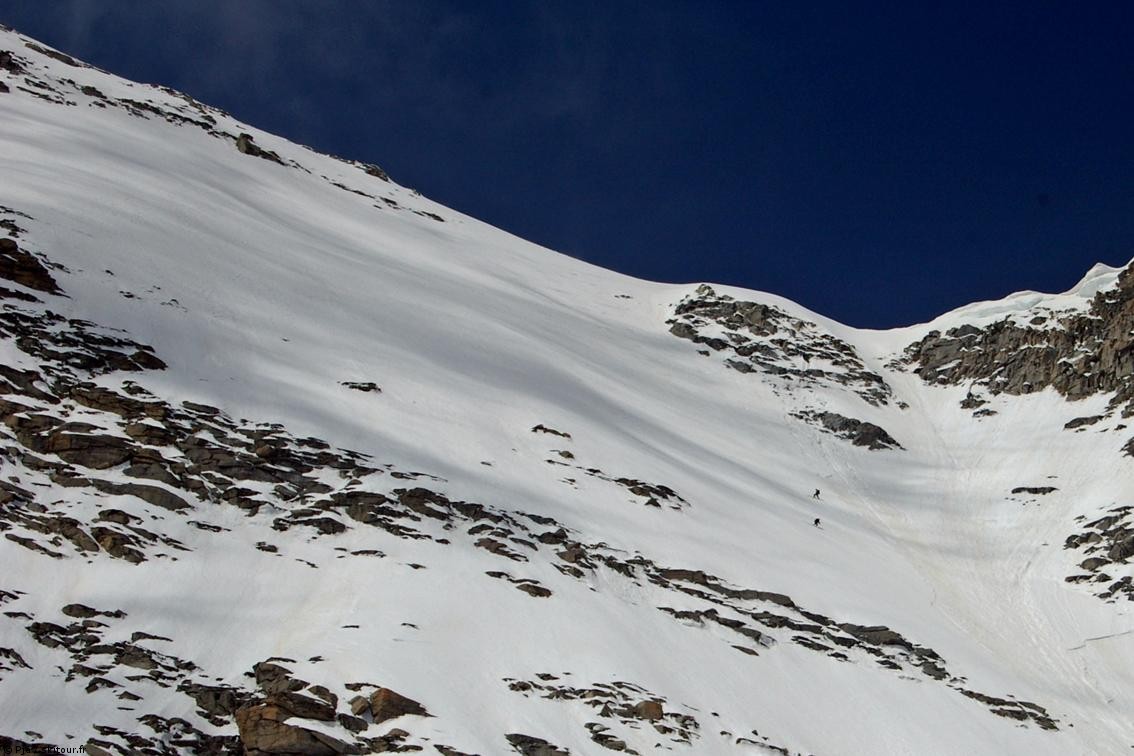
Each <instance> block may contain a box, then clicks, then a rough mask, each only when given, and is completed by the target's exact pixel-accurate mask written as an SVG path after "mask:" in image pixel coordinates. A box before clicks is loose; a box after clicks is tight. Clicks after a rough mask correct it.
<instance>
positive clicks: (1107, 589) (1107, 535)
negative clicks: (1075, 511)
mask: <svg viewBox="0 0 1134 756" xmlns="http://www.w3.org/2000/svg"><path fill="white" fill-rule="evenodd" d="M1076 521H1077V522H1079V523H1080V524H1081V527H1082V530H1081V531H1080V532H1078V533H1075V534H1073V535H1070V536H1068V537H1067V540H1065V541H1064V542H1063V548H1065V549H1071V550H1074V551H1078V552H1079V556H1086V557H1088V558H1087V559H1084V560H1082V562H1080V564H1079V568H1080V569H1082V570H1085V571H1086V573H1085V574H1077V575H1070V576H1068V577H1067V578H1066V580H1067V582H1069V583H1085V584H1087V585H1089V586H1090V587H1091V588H1092V589H1093V591H1094V593H1095V595H1096V596H1098V597H1099V598H1102V599H1104V600H1106V601H1116V600H1118V599H1121V598H1125V599H1126V600H1128V601H1134V578H1131V576H1130V575H1124V576H1122V577H1118V578H1116V577H1114V576H1113V575H1112V573H1113V572H1117V571H1120V570H1122V566H1123V565H1126V564H1127V563H1129V562H1130V561H1131V560H1134V506H1130V505H1124V506H1119V507H1114V508H1112V509H1110V510H1109V511H1108V512H1107V513H1106V514H1105V515H1104V516H1103V517H1099V518H1097V519H1095V520H1092V521H1090V522H1086V518H1085V517H1078V518H1076Z"/></svg>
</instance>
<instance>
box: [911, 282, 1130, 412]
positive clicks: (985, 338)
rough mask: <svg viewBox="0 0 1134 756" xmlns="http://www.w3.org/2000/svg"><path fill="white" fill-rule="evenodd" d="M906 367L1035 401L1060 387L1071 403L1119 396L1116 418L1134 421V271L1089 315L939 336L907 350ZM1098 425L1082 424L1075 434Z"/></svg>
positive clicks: (1101, 295) (938, 380) (1099, 298)
mask: <svg viewBox="0 0 1134 756" xmlns="http://www.w3.org/2000/svg"><path fill="white" fill-rule="evenodd" d="M898 365H899V366H912V368H913V371H914V372H915V373H917V374H918V375H920V376H921V378H922V379H923V380H925V381H926V382H928V383H934V384H944V385H958V384H964V383H969V384H974V385H979V386H982V387H984V388H986V389H987V390H988V391H989V392H991V393H992V394H1000V393H1005V394H1029V393H1033V392H1036V391H1040V390H1042V389H1045V388H1053V389H1055V390H1056V391H1058V392H1059V393H1060V394H1062V395H1063V396H1065V397H1067V398H1068V399H1070V400H1075V399H1082V398H1084V397H1087V396H1091V395H1093V394H1099V393H1103V394H1106V393H1112V392H1113V393H1114V398H1113V400H1112V401H1111V403H1110V410H1111V411H1112V412H1113V411H1115V410H1118V409H1120V410H1121V413H1122V416H1123V417H1129V416H1131V415H1132V414H1134V269H1131V268H1127V269H1125V270H1123V271H1122V273H1121V274H1120V275H1119V277H1118V284H1117V286H1116V287H1115V288H1113V289H1109V290H1106V291H1100V292H1098V293H1097V294H1095V296H1094V298H1092V299H1091V301H1090V304H1089V306H1088V308H1087V310H1086V311H1085V312H1079V311H1071V312H1066V313H1062V314H1061V313H1054V312H1053V313H1049V314H1044V315H1037V316H1035V317H1034V318H1032V320H1030V321H1029V322H1028V323H1027V324H1023V325H1022V324H1019V323H1017V322H1016V321H1014V320H1013V319H1011V318H1005V319H1003V320H1001V321H998V322H996V323H993V324H991V325H988V326H985V327H983V328H978V327H976V326H973V325H962V326H958V327H956V328H951V329H949V330H948V331H946V332H945V333H941V332H939V331H932V332H930V333H929V334H927V335H926V336H925V337H924V338H923V339H921V340H920V341H918V342H916V343H914V344H912V345H910V346H909V347H907V348H906V350H905V354H904V355H903V357H902V359H901V360H900V361H899V363H898ZM1092 422H1096V420H1094V419H1093V418H1081V419H1080V420H1079V421H1073V423H1074V424H1072V423H1069V424H1068V427H1071V428H1075V427H1079V426H1081V425H1083V424H1088V423H1092Z"/></svg>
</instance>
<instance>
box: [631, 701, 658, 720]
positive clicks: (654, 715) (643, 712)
mask: <svg viewBox="0 0 1134 756" xmlns="http://www.w3.org/2000/svg"><path fill="white" fill-rule="evenodd" d="M633 712H634V716H635V717H637V718H638V719H646V720H649V721H651V722H653V721H656V720H658V719H661V718H662V717H664V716H665V711H664V710H663V709H662V705H661V702H660V701H642V702H641V703H638V704H636V705H635V706H634V709H633Z"/></svg>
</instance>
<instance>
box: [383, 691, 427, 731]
mask: <svg viewBox="0 0 1134 756" xmlns="http://www.w3.org/2000/svg"><path fill="white" fill-rule="evenodd" d="M407 714H412V715H414V716H418V717H428V716H429V712H428V711H426V710H425V707H424V706H422V705H421V704H419V703H418V702H417V701H414V700H413V699H412V698H407V697H405V696H403V695H402V694H401V693H398V692H396V691H393V690H390V689H389V688H378V690H376V691H374V692H373V693H371V694H370V715H371V716H372V717H373V718H374V722H375V723H376V724H381V723H382V722H385V721H387V720H390V719H397V718H398V717H401V716H405V715H407Z"/></svg>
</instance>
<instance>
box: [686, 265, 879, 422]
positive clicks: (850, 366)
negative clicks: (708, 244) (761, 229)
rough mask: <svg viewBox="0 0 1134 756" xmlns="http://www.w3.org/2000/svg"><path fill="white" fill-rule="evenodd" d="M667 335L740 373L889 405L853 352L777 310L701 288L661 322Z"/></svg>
mask: <svg viewBox="0 0 1134 756" xmlns="http://www.w3.org/2000/svg"><path fill="white" fill-rule="evenodd" d="M666 323H667V324H668V325H669V326H670V329H669V332H670V333H671V334H673V335H674V336H677V337H678V338H681V339H687V340H689V341H692V342H693V343H694V344H699V345H703V346H705V347H708V349H705V350H701V354H703V355H705V356H710V355H712V354H714V353H715V354H716V355H718V356H719V357H720V358H723V360H724V363H725V365H727V366H728V367H730V368H732V369H734V370H738V371H740V372H742V373H759V374H763V375H766V376H772V377H774V378H776V379H777V380H779V381H781V382H783V383H785V384H787V383H790V384H794V385H800V386H805V387H806V386H817V385H837V386H842V387H844V388H846V389H847V390H848V391H851V392H853V393H855V394H857V395H858V396H860V397H862V398H863V399H864V400H866V401H867V402H869V403H870V404H874V405H882V404H888V403H889V402H890V401H891V399H892V398H893V392H892V390H891V389H890V386H889V385H888V384H887V383H886V381H885V380H884V379H883V378H882V376H880V375H878V374H877V373H875V372H872V371H870V370H868V369H867V368H866V365H865V363H864V362H863V361H862V358H861V357H860V356H859V354H858V352H856V351H855V349H854V347H853V346H851V345H850V344H848V343H846V342H845V341H843V340H841V339H839V338H836V337H835V336H833V335H831V334H829V333H826V332H824V331H823V330H822V329H820V328H819V326H818V325H816V324H815V323H812V322H809V321H806V320H802V319H800V318H795V317H792V316H791V315H789V314H788V313H786V312H784V311H783V310H782V309H780V308H778V307H774V306H771V305H764V304H760V303H758V302H741V301H737V300H735V299H733V298H732V297H730V296H727V295H724V294H718V293H717V292H716V291H715V290H714V289H713V288H712V287H711V286H707V285H705V284H702V285H701V286H699V287H697V290H696V291H695V292H694V293H693V294H691V295H689V296H688V297H686V298H685V299H683V300H681V302H679V303H678V304H677V306H676V307H675V308H674V311H673V317H672V318H670V319H669V320H667V321H666Z"/></svg>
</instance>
